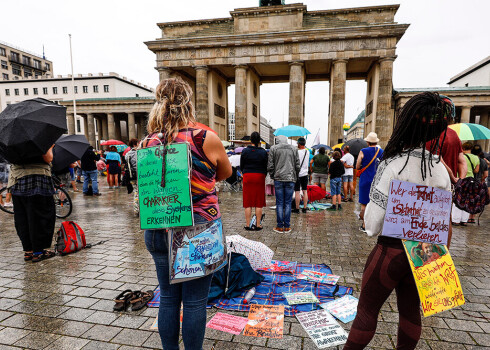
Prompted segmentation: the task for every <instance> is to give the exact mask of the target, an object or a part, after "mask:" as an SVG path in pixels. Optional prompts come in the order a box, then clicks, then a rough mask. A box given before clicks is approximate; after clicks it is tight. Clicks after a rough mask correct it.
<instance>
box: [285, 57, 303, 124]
mask: <svg viewBox="0 0 490 350" xmlns="http://www.w3.org/2000/svg"><path fill="white" fill-rule="evenodd" d="M304 123H305V69H304V63H303V62H302V61H294V62H291V63H290V64H289V125H299V126H304Z"/></svg>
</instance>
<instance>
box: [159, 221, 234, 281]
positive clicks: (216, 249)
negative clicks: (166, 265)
mask: <svg viewBox="0 0 490 350" xmlns="http://www.w3.org/2000/svg"><path fill="white" fill-rule="evenodd" d="M168 235H169V240H168V241H169V242H170V246H171V247H172V249H171V250H170V261H171V265H170V283H178V282H184V281H187V280H189V279H193V278H197V277H202V276H206V275H209V274H210V273H213V272H214V271H216V270H218V269H220V268H221V267H222V266H223V265H225V264H226V248H225V244H224V242H223V224H222V222H221V220H217V221H213V222H210V223H208V224H205V225H199V226H193V227H189V228H180V229H171V230H168Z"/></svg>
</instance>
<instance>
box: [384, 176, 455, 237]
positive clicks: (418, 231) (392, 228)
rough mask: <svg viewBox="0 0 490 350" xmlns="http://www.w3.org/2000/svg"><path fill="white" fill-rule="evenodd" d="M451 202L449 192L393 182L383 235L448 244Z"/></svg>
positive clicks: (409, 183)
mask: <svg viewBox="0 0 490 350" xmlns="http://www.w3.org/2000/svg"><path fill="white" fill-rule="evenodd" d="M452 202H453V197H452V193H451V192H449V191H445V190H441V189H439V188H436V187H431V186H425V185H419V184H415V183H411V182H405V181H399V180H392V181H391V183H390V191H389V194H388V204H387V207H386V215H385V218H384V224H383V232H382V235H383V236H390V237H395V238H399V239H407V240H411V241H420V242H428V243H434V244H443V245H446V244H447V239H448V234H449V224H450V222H449V220H450V214H451V206H452Z"/></svg>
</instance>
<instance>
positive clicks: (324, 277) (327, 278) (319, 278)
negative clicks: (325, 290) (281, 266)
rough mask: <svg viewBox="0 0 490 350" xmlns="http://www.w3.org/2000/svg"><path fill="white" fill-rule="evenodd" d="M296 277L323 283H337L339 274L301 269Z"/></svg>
mask: <svg viewBox="0 0 490 350" xmlns="http://www.w3.org/2000/svg"><path fill="white" fill-rule="evenodd" d="M298 278H299V279H301V280H307V281H311V282H319V283H325V284H337V281H338V280H339V278H340V276H337V275H332V274H327V273H324V272H319V271H313V270H303V272H301V273H300V274H299V275H298Z"/></svg>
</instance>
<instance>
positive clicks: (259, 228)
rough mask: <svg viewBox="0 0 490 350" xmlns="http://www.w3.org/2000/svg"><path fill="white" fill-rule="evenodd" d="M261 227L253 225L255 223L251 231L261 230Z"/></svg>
mask: <svg viewBox="0 0 490 350" xmlns="http://www.w3.org/2000/svg"><path fill="white" fill-rule="evenodd" d="M262 229H263V227H262V226H255V225H254V226H253V230H252V231H260V230H262Z"/></svg>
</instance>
